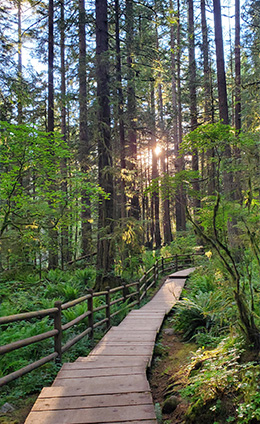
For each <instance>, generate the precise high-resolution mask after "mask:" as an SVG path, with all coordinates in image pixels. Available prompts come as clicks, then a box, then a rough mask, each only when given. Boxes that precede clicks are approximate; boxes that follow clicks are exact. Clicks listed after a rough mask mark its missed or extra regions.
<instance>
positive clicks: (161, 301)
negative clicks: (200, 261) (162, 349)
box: [25, 268, 194, 424]
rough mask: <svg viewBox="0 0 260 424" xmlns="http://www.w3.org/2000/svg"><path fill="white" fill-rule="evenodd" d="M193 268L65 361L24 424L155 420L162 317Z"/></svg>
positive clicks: (134, 423)
mask: <svg viewBox="0 0 260 424" xmlns="http://www.w3.org/2000/svg"><path fill="white" fill-rule="evenodd" d="M193 270H194V268H189V269H186V270H183V271H179V272H176V273H174V274H171V275H170V276H169V277H168V279H167V280H166V281H165V283H164V284H163V286H162V287H161V289H160V290H159V291H158V293H157V294H156V295H155V296H154V297H153V299H152V300H151V301H150V302H149V303H147V304H146V305H145V306H143V307H142V308H140V309H139V310H133V311H132V312H130V313H129V314H128V316H127V317H126V318H125V319H124V320H123V321H122V322H121V324H119V325H118V326H117V327H112V328H111V329H110V330H109V331H108V332H107V333H106V335H105V336H104V337H103V339H102V340H101V341H100V342H99V343H98V345H97V346H96V347H95V348H94V349H93V350H92V351H91V353H90V354H89V355H88V356H87V357H80V358H78V359H77V361H75V362H74V363H67V364H64V365H63V366H62V368H61V370H60V372H59V373H58V375H57V378H56V379H55V381H54V383H53V385H52V386H51V387H45V388H44V389H43V390H42V392H41V393H40V395H39V397H38V399H37V401H36V402H35V404H34V406H33V408H32V410H31V412H30V414H29V415H28V417H27V419H26V421H25V424H108V423H110V424H121V423H123V424H141V423H143V424H156V423H157V421H156V416H155V412H154V405H153V399H152V395H151V390H150V386H149V383H148V381H147V378H146V371H147V367H149V366H150V364H151V360H152V356H153V349H154V343H155V339H156V336H157V333H158V331H159V329H160V327H161V325H162V323H163V320H164V317H165V315H166V314H167V313H169V311H170V310H171V308H172V307H173V305H174V304H175V302H176V300H177V299H178V298H179V296H180V293H181V290H182V288H183V285H184V283H185V279H186V278H187V277H188V275H189V274H190V273H191V272H192V271H193Z"/></svg>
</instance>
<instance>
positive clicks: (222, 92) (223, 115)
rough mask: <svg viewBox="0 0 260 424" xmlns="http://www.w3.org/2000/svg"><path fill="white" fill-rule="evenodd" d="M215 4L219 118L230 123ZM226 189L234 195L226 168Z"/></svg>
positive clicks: (218, 10)
mask: <svg viewBox="0 0 260 424" xmlns="http://www.w3.org/2000/svg"><path fill="white" fill-rule="evenodd" d="M213 5H214V24H215V44H216V60H217V79H218V100H219V118H220V120H221V121H222V123H223V124H224V125H228V124H229V117H228V101H227V84H226V72H225V60H224V48H223V35H222V20H221V5H220V0H213ZM224 155H225V158H226V159H229V158H231V148H230V145H228V144H227V143H226V146H225V152H224ZM223 184H224V191H225V193H226V194H228V196H229V197H232V189H233V177H232V173H231V172H227V170H224V172H223Z"/></svg>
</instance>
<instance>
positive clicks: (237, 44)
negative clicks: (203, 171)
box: [234, 0, 242, 202]
mask: <svg viewBox="0 0 260 424" xmlns="http://www.w3.org/2000/svg"><path fill="white" fill-rule="evenodd" d="M235 128H236V131H237V136H238V135H239V134H240V132H241V55H240V0H236V1H235ZM234 153H235V158H236V160H237V162H239V161H240V159H241V154H240V149H239V148H238V147H236V148H235V152H234ZM234 193H235V198H236V199H237V200H239V201H240V202H242V193H241V172H236V173H235V176H234Z"/></svg>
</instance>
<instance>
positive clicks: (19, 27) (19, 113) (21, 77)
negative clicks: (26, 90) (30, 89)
mask: <svg viewBox="0 0 260 424" xmlns="http://www.w3.org/2000/svg"><path fill="white" fill-rule="evenodd" d="M17 2H18V82H19V94H18V124H21V123H22V121H23V104H22V79H23V73H22V72H23V71H22V17H21V13H22V12H21V0H17Z"/></svg>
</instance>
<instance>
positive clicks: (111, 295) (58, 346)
mask: <svg viewBox="0 0 260 424" xmlns="http://www.w3.org/2000/svg"><path fill="white" fill-rule="evenodd" d="M197 255H198V254H190V255H174V256H171V257H167V258H159V259H157V260H156V262H155V264H154V265H153V267H152V268H150V269H149V270H148V271H145V272H144V274H143V275H142V277H141V278H140V279H139V280H138V281H136V282H133V283H129V284H125V283H124V284H122V285H121V286H118V287H115V288H112V289H110V288H109V287H108V288H107V289H106V290H103V291H101V292H96V293H94V292H93V290H89V292H88V294H86V295H84V296H81V297H79V298H78V299H75V300H72V301H69V302H66V303H64V304H62V303H61V302H60V301H57V302H55V307H54V308H49V309H43V310H39V311H32V312H25V313H21V314H16V315H10V316H5V317H0V325H6V324H11V323H14V322H18V321H22V320H25V321H29V322H28V325H30V320H31V319H33V318H38V319H39V318H44V317H46V316H49V317H50V318H52V319H53V327H54V328H52V329H50V331H46V332H44V333H41V334H38V335H35V336H32V337H28V338H26V339H23V340H18V341H14V342H12V343H9V344H7V345H5V346H2V347H0V354H8V353H9V352H12V351H14V350H16V349H20V348H23V347H25V346H29V345H31V344H33V343H38V342H41V341H43V340H46V339H49V338H54V352H53V353H51V354H50V355H47V356H45V357H44V358H41V359H39V360H37V361H35V362H33V363H31V364H29V365H27V366H25V367H23V368H21V369H20V370H17V371H15V372H12V373H10V374H8V375H7V376H5V377H2V378H0V387H1V386H3V385H4V384H7V383H9V382H11V381H13V380H15V379H16V378H18V377H21V376H22V375H24V374H26V373H28V372H30V371H32V370H34V369H36V368H38V367H40V366H42V365H44V364H46V363H47V362H49V361H52V360H53V359H55V360H56V361H61V360H62V354H63V353H64V352H66V351H67V350H68V349H70V348H71V347H72V346H73V345H74V344H76V343H77V342H78V341H80V340H81V339H82V338H83V337H85V336H87V335H88V336H89V337H90V338H93V335H94V330H95V329H96V328H98V327H101V326H103V325H105V326H106V328H107V329H108V328H110V326H111V320H112V319H113V318H114V317H116V316H117V315H118V314H120V313H123V312H125V311H127V310H130V309H131V308H133V307H135V306H137V305H140V302H141V301H143V299H144V298H145V296H146V294H147V292H148V291H149V290H150V289H151V288H153V287H154V286H155V284H156V281H157V280H158V277H159V275H160V274H162V273H165V272H167V271H168V270H170V269H171V270H173V269H174V270H175V271H178V269H181V267H182V266H184V265H185V266H187V263H193V261H194V257H195V256H197ZM134 287H135V288H136V290H135V291H132V292H131V289H132V288H134ZM118 294H119V296H120V297H118ZM96 297H99V298H102V297H103V299H102V302H105V303H104V304H102V305H100V306H98V307H96V308H94V305H93V299H94V298H96ZM131 300H132V301H131ZM81 303H83V304H84V305H86V306H87V310H86V312H84V313H83V314H81V315H79V316H77V317H76V318H74V319H73V320H71V321H69V322H67V323H65V324H63V323H62V322H63V320H64V316H63V311H66V310H68V309H70V308H73V307H75V306H76V305H79V304H81ZM119 304H121V307H119ZM115 305H118V309H117V310H116V311H114V312H113V313H112V308H113V307H115ZM101 311H103V312H102V314H101V316H100V318H99V320H96V313H97V312H101ZM102 315H103V317H102ZM86 318H87V319H88V326H87V328H86V329H85V330H84V331H83V332H81V333H80V334H78V335H76V336H74V337H73V338H72V339H71V340H68V341H67V342H66V343H65V344H64V345H62V338H63V335H64V332H65V331H66V330H68V329H70V328H72V327H74V326H76V325H77V324H79V323H80V322H82V321H83V320H84V319H86Z"/></svg>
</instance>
